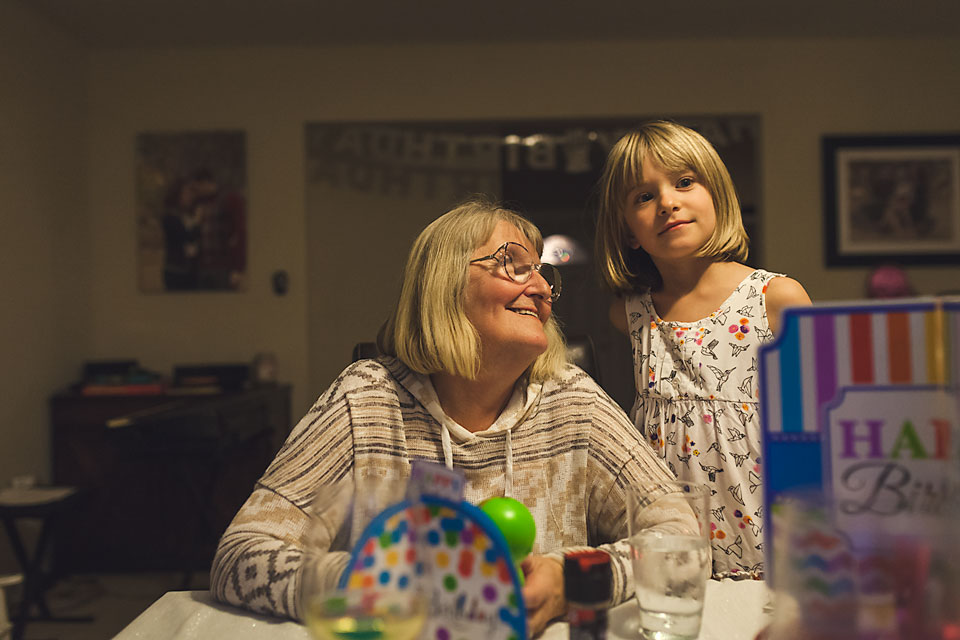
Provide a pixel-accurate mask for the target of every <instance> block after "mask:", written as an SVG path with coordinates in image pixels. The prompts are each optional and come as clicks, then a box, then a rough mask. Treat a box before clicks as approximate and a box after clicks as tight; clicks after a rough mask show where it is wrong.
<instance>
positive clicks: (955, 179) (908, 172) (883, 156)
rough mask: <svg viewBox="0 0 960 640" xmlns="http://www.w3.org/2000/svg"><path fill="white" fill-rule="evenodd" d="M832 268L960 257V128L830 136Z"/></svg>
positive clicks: (826, 159) (826, 153)
mask: <svg viewBox="0 0 960 640" xmlns="http://www.w3.org/2000/svg"><path fill="white" fill-rule="evenodd" d="M821 150H822V154H823V185H824V190H823V195H824V214H825V220H824V222H825V225H824V231H825V239H826V253H825V255H826V262H827V265H828V266H857V265H866V266H869V265H876V264H880V263H890V262H892V263H898V264H928V265H929V264H956V263H960V134H944V135H886V136H869V135H858V136H824V137H823V140H822V147H821Z"/></svg>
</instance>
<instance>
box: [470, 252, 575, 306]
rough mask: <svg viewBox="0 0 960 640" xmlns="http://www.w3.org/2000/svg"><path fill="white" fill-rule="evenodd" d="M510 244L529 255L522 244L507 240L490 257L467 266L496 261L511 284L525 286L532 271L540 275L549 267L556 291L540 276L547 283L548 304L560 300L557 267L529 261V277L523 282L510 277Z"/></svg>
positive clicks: (559, 281)
mask: <svg viewBox="0 0 960 640" xmlns="http://www.w3.org/2000/svg"><path fill="white" fill-rule="evenodd" d="M510 244H515V245H517V246H518V247H520V248H521V249H523V251H524V253H526V254H528V255H529V254H530V252H529V251H527V248H526V247H525V246H523V245H522V244H520V243H519V242H513V241H510V240H508V241H507V242H504V243H503V244H502V245H500V246H499V247H497V250H496V251H494V252H493V253H491V254H490V255H488V256H483V257H482V258H474V259H473V260H471V261H470V262H469V264H474V263H475V262H483V261H484V260H496V261H497V264H499V265H500V268H501V269H503V273H504V275H506V276H507V278H509V279H510V281H511V282H516V283H517V284H526V283H527V282H529V281H530V278H532V277H533V272H534V271H536V272H537V273H540V271H541V270H542V269H543V267H544V265H546V266H548V267H550V269H552V270H553V273H554V274H555V275H556V280H557V284H556V289H557V290H556V291H554V285H552V284H550V281H549V280H547V279H546V278H545V277H544V276H543V274H542V273H541V274H540V277H541V278H543V280H544V282H546V283H547V286H549V287H550V304H553V303H554V302H556V301H557V300H558V299H559V298H560V293H561V292H562V290H563V282H562V279H561V278H560V270H559V269H557V267H556V266H555V265H552V264H550V263H549V262H533V261H532V260H531V261H530V271H529V274H530V275H528V276H527V277H526V278H524V279H523V280H517V279H516V278H514V277H513V276H511V275H510V271H509V269H507V245H510Z"/></svg>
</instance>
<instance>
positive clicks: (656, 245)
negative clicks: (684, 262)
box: [623, 158, 717, 261]
mask: <svg viewBox="0 0 960 640" xmlns="http://www.w3.org/2000/svg"><path fill="white" fill-rule="evenodd" d="M641 170H642V172H643V181H642V182H640V183H639V184H637V185H636V186H635V187H634V188H633V189H631V190H630V191H628V192H627V197H626V202H625V203H624V207H623V216H624V222H625V223H626V225H627V229H628V231H629V234H628V244H629V245H630V247H631V248H633V249H638V248H639V249H643V250H644V251H646V252H647V253H648V254H650V257H651V258H653V259H654V260H655V261H656V260H658V259H659V260H676V259H681V258H689V257H692V256H693V255H694V254H695V253H696V252H697V250H698V249H700V247H702V246H703V245H704V244H705V243H706V242H707V240H709V239H710V238H711V236H713V232H714V230H715V229H716V227H717V213H716V210H715V209H714V206H713V197H712V196H711V195H710V191H709V190H707V187H706V186H705V185H704V184H703V183H702V182H701V181H700V177H699V176H697V174H696V173H694V171H693V170H691V169H683V170H681V171H667V170H665V169H664V168H663V167H661V166H659V165H657V164H654V163H652V162H650V160H649V159H647V158H644V160H643V164H642V165H641Z"/></svg>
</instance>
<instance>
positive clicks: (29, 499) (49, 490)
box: [0, 487, 92, 640]
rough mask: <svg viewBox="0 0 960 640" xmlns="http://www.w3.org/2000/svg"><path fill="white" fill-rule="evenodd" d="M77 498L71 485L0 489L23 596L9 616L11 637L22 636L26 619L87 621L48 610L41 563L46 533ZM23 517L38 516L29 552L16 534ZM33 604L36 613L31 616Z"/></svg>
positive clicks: (1, 508) (0, 503)
mask: <svg viewBox="0 0 960 640" xmlns="http://www.w3.org/2000/svg"><path fill="white" fill-rule="evenodd" d="M79 498H80V492H79V490H78V489H76V488H74V487H31V488H29V489H20V488H13V489H3V490H0V520H2V521H3V526H4V528H5V529H6V530H7V536H8V537H9V538H10V544H11V546H12V547H13V554H14V556H15V557H16V558H17V562H18V563H19V564H20V569H21V570H22V571H23V597H22V598H21V600H20V607H19V610H18V612H17V614H16V616H15V617H14V619H13V640H20V639H21V638H23V633H24V629H25V627H26V623H27V621H28V620H43V621H47V622H90V621H91V620H92V618H90V617H89V616H86V617H59V616H54V615H53V614H51V613H50V609H49V607H48V606H47V601H46V598H45V593H46V589H47V586H48V583H47V576H45V575H44V572H43V564H44V561H45V559H46V555H47V549H48V547H49V542H50V536H51V533H52V532H53V529H54V528H55V527H56V523H57V520H58V518H59V516H61V515H62V514H63V513H65V512H66V511H67V510H69V509H70V508H71V507H72V506H73V505H74V503H75V502H76V501H77V500H78V499H79ZM25 518H33V519H37V520H40V523H41V524H40V536H39V538H38V539H37V544H36V547H35V548H34V551H33V555H32V556H31V555H28V554H27V549H26V547H25V546H24V544H23V540H21V538H20V531H19V529H18V528H17V521H18V520H21V519H25ZM34 607H36V609H37V610H38V611H39V614H38V615H36V616H31V610H32V609H33V608H34Z"/></svg>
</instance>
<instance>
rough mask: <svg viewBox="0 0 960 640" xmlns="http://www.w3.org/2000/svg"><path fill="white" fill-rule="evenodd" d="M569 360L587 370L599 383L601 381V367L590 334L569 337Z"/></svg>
mask: <svg viewBox="0 0 960 640" xmlns="http://www.w3.org/2000/svg"><path fill="white" fill-rule="evenodd" d="M567 360H569V361H570V362H572V363H573V364H575V365H577V366H578V367H580V368H581V369H583V370H584V371H586V372H587V373H588V374H589V375H590V377H591V378H593V379H594V380H595V381H596V383H597V384H601V383H600V367H599V366H598V364H597V350H596V349H595V348H594V346H593V339H592V338H591V337H590V336H588V335H581V336H570V337H569V338H567Z"/></svg>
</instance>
